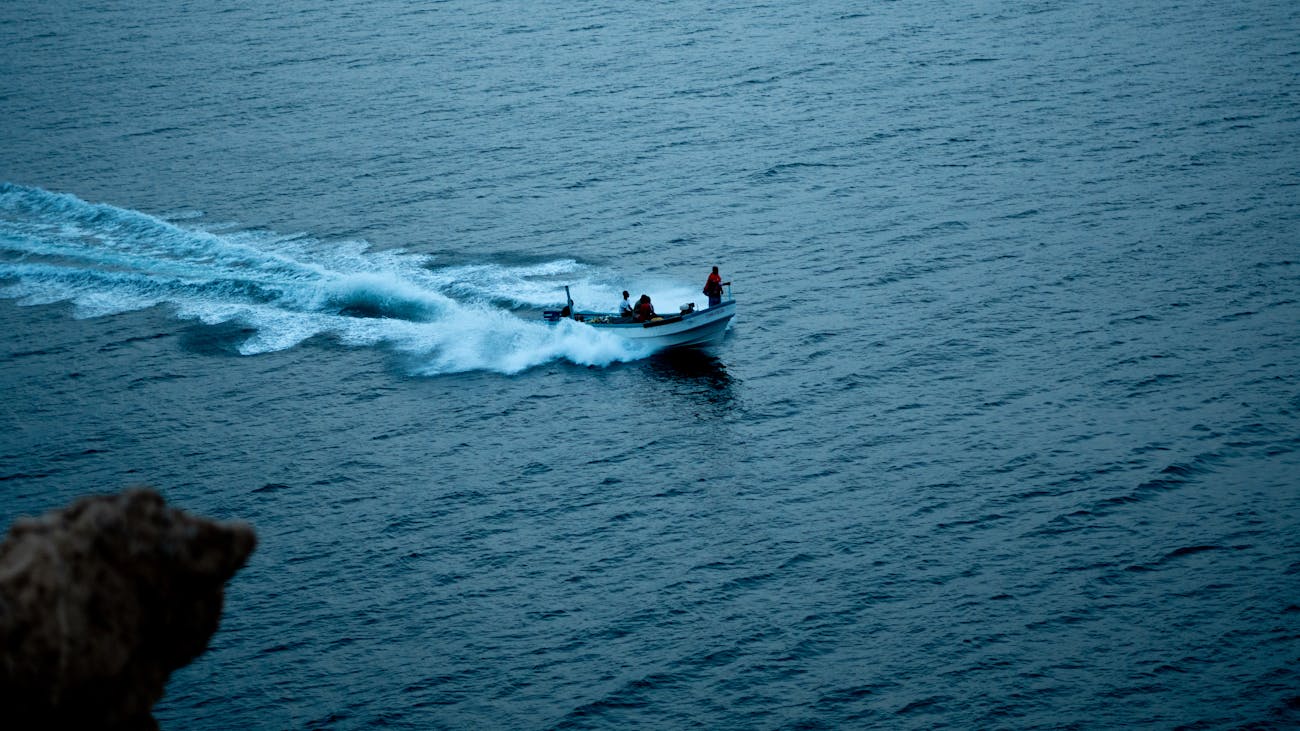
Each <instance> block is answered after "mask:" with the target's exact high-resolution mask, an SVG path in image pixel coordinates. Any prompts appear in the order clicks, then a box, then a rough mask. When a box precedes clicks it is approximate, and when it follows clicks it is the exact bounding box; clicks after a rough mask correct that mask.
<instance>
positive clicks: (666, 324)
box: [542, 287, 736, 350]
mask: <svg viewBox="0 0 1300 731" xmlns="http://www.w3.org/2000/svg"><path fill="white" fill-rule="evenodd" d="M564 296H565V299H566V300H568V303H569V304H568V306H567V307H565V308H564V309H563V310H547V311H545V312H543V313H542V316H543V317H545V318H546V320H547V321H549V322H558V321H560V320H563V319H572V320H576V321H577V322H581V323H583V324H586V325H589V326H591V327H594V328H596V329H598V330H604V331H606V332H611V333H614V334H615V335H618V336H620V337H623V338H627V339H628V340H631V341H632V342H635V343H639V344H641V345H646V346H649V347H651V348H653V349H655V350H666V349H668V348H702V347H707V346H709V345H715V344H717V343H718V342H721V340H722V336H723V335H724V334H725V333H726V331H727V324H728V323H730V322H731V318H732V317H735V315H736V300H734V299H732V298H731V296H730V293H728V296H727V298H726V299H724V300H723V301H722V303H721V304H717V305H714V306H712V307H706V308H704V309H702V310H701V309H696V308H695V303H694V302H691V303H688V304H685V305H682V306H681V308H680V309H679V311H678V312H676V313H674V314H671V315H658V316H656V317H655V318H654V319H651V320H649V321H647V322H637V321H636V320H634V319H633V318H631V317H621V316H619V315H616V314H610V313H607V312H578V311H576V310H574V309H573V299H572V298H570V297H569V288H568V287H565V288H564Z"/></svg>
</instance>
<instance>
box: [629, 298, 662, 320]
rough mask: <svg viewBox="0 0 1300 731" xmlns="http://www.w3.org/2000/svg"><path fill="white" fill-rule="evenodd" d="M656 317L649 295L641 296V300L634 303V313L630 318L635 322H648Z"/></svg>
mask: <svg viewBox="0 0 1300 731" xmlns="http://www.w3.org/2000/svg"><path fill="white" fill-rule="evenodd" d="M655 317H656V315H655V307H654V305H652V304H650V296H649V295H645V294H643V295H641V299H639V300H637V301H636V312H635V313H634V314H633V316H632V318H633V319H634V320H636V321H637V322H649V321H651V320H653V319H654V318H655Z"/></svg>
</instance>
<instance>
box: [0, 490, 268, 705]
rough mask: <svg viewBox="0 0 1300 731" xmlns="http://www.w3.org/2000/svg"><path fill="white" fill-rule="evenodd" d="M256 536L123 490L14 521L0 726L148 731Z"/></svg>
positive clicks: (205, 636)
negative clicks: (172, 679)
mask: <svg viewBox="0 0 1300 731" xmlns="http://www.w3.org/2000/svg"><path fill="white" fill-rule="evenodd" d="M256 542H257V539H256V536H255V535H254V533H253V529H252V528H251V527H249V526H248V525H246V524H243V523H217V522H213V521H210V520H206V519H204V518H199V517H195V516H192V515H189V514H187V513H185V512H183V511H180V510H177V509H175V508H170V507H168V506H167V505H166V504H165V503H164V501H163V499H162V497H161V496H159V495H158V493H156V492H154V491H152V490H147V489H132V490H129V491H127V492H124V493H122V494H120V495H109V496H95V497H87V498H83V499H81V500H78V501H77V502H75V503H73V504H72V505H71V506H69V507H67V508H64V509H63V510H58V511H54V512H50V513H47V514H45V515H43V516H41V517H39V518H20V519H18V520H16V521H15V522H14V523H13V525H12V527H11V528H10V530H9V535H8V536H7V537H6V538H5V541H4V543H3V544H0V726H2V727H4V728H6V729H26V728H43V729H45V728H85V729H138V728H139V729H151V728H157V723H156V722H155V721H154V719H153V715H152V709H153V705H154V703H155V702H157V701H158V699H160V698H161V697H162V695H163V689H164V686H165V685H166V683H167V678H168V676H169V675H170V674H171V672H172V671H173V670H175V669H177V668H179V667H182V666H183V665H185V664H187V663H189V662H190V661H191V660H193V659H194V658H195V657H197V656H198V655H199V654H200V653H202V652H203V651H204V649H206V647H207V644H208V640H209V638H211V637H212V633H213V632H215V631H216V629H217V622H218V620H219V619H220V617H221V604H222V598H223V590H224V585H225V583H226V581H227V580H229V579H230V577H231V576H233V575H234V573H235V572H236V571H237V570H239V568H240V567H241V566H243V565H244V562H245V561H246V560H247V559H248V556H249V554H251V553H252V552H253V547H254V546H255V545H256Z"/></svg>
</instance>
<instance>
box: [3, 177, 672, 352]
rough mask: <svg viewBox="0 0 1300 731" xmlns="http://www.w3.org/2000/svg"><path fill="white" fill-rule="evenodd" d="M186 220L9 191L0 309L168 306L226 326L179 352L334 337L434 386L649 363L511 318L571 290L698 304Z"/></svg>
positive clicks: (568, 265)
mask: <svg viewBox="0 0 1300 731" xmlns="http://www.w3.org/2000/svg"><path fill="white" fill-rule="evenodd" d="M176 220H177V219H176V218H173V219H172V220H171V221H168V220H164V219H162V218H158V217H154V216H150V215H148V214H144V213H140V212H137V211H130V210H125V209H121V208H116V207H114V206H110V205H104V204H96V203H88V202H86V201H83V200H81V199H79V198H77V197H75V196H72V195H67V194H61V193H51V192H48V191H44V190H41V189H38V188H29V187H24V186H19V185H14V184H9V183H5V184H0V281H3V282H4V284H3V285H0V297H8V298H13V299H16V300H18V302H19V304H22V305H44V304H53V303H57V302H70V303H72V305H73V315H74V316H75V317H78V318H92V317H103V316H108V315H114V314H119V313H124V312H131V311H135V310H141V309H146V308H149V307H156V306H160V305H163V306H167V307H170V308H171V309H172V310H173V311H174V312H175V313H176V315H177V316H178V317H180V318H182V319H187V320H196V321H198V322H199V323H201V324H202V325H204V326H210V327H217V328H218V330H216V331H213V332H208V333H204V334H199V335H194V334H191V335H190V336H189V337H186V338H183V344H190V345H194V346H195V349H197V350H199V351H201V352H206V351H208V350H211V351H213V352H232V351H233V352H237V353H238V354H241V355H256V354H259V353H266V352H271V351H276V350H284V349H287V348H292V347H294V346H296V345H298V344H299V343H302V342H303V341H305V340H307V339H309V338H312V337H314V336H318V335H327V336H330V337H332V338H334V339H336V340H337V341H338V342H340V343H342V344H344V345H348V346H353V347H372V346H383V347H386V348H390V349H393V350H396V351H400V352H401V353H403V354H405V355H409V356H413V357H412V358H411V359H410V362H411V363H412V364H413V365H412V366H411V370H412V371H414V372H416V373H420V374H428V375H436V374H442V373H451V372H462V371H469V370H487V371H496V372H501V373H517V372H519V371H522V370H525V369H528V368H531V367H533V366H536V365H540V364H542V363H546V362H552V361H559V360H567V361H570V362H573V363H576V364H579V365H597V366H603V365H609V364H611V363H615V362H620V361H628V360H634V359H639V358H643V357H646V356H648V355H649V354H650V353H649V351H647V350H645V349H643V348H639V347H637V346H635V345H632V344H630V343H628V342H626V341H624V340H623V339H621V338H618V337H616V336H613V335H611V334H609V333H602V332H598V331H595V330H593V329H591V328H587V327H583V326H581V325H579V324H577V323H571V322H562V323H558V324H556V325H550V324H546V323H543V322H540V320H529V319H525V318H524V317H521V316H520V315H518V314H515V313H514V312H513V310H519V309H528V308H539V307H548V306H551V307H554V306H558V305H560V304H562V300H563V296H564V295H563V289H562V286H561V285H562V284H566V283H567V284H571V285H572V286H571V291H572V293H573V298H574V300H575V302H576V303H577V305H578V306H579V307H580V308H584V309H593V310H612V309H613V307H614V304H615V303H616V302H617V300H618V292H619V291H620V290H621V289H622V288H627V289H629V290H631V289H634V288H635V289H636V290H637V294H640V293H641V292H647V293H651V292H652V293H653V296H654V297H655V299H656V300H657V301H660V302H665V303H667V304H670V305H671V304H673V303H675V302H677V301H679V300H680V301H682V302H686V301H690V300H691V299H692V298H693V292H694V288H693V287H686V286H684V285H681V284H680V283H673V282H666V281H642V282H631V281H629V282H622V281H619V277H618V276H617V274H616V273H614V272H603V271H599V270H596V269H593V268H590V267H587V266H585V265H582V264H580V263H578V262H576V261H573V260H571V259H563V260H556V261H545V262H535V263H529V264H521V265H516V266H509V265H502V264H497V263H478V264H462V265H458V266H446V267H441V266H437V265H436V262H434V261H433V259H432V258H431V257H429V256H425V255H421V254H415V253H409V252H406V251H402V250H390V251H376V250H372V249H370V247H369V245H367V244H366V243H365V242H359V241H342V242H329V243H326V242H322V241H319V240H316V239H313V238H312V237H310V236H307V235H304V234H301V233H295V234H288V235H283V234H277V233H273V232H268V231H248V230H238V229H234V228H231V229H229V230H226V229H221V230H220V232H214V231H211V230H203V229H201V228H197V227H193V228H190V227H182V226H180V225H178V223H177V222H176ZM196 226H197V224H196ZM230 325H234V326H235V327H234V328H233V329H232V328H230V327H227V326H230Z"/></svg>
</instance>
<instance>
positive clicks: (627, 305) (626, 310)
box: [618, 289, 632, 317]
mask: <svg viewBox="0 0 1300 731" xmlns="http://www.w3.org/2000/svg"><path fill="white" fill-rule="evenodd" d="M631 296H632V295H630V294H628V293H627V290H626V289H625V290H623V301H622V302H619V303H618V316H619V317H631V316H632V300H630V299H628V297H631Z"/></svg>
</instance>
